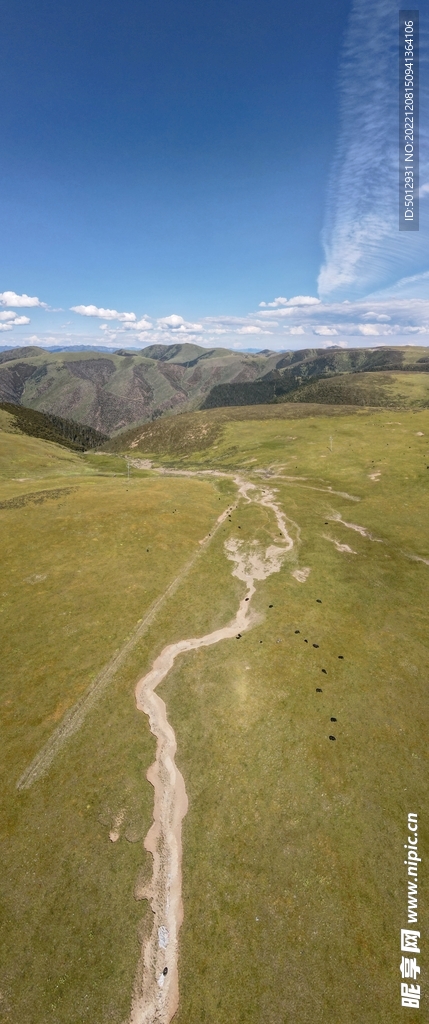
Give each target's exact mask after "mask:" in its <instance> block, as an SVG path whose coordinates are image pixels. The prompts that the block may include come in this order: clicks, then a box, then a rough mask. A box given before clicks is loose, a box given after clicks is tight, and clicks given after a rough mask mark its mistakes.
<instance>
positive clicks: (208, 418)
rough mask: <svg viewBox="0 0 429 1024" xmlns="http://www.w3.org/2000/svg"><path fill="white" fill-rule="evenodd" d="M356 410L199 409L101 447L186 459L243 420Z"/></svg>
mask: <svg viewBox="0 0 429 1024" xmlns="http://www.w3.org/2000/svg"><path fill="white" fill-rule="evenodd" d="M355 412H356V409H355V407H354V406H347V405H341V406H339V405H338V406H336V407H332V406H330V405H321V404H317V405H310V404H309V405H304V403H302V404H301V403H298V402H296V403H293V402H289V403H286V402H285V403H279V404H275V403H272V404H271V405H247V406H244V405H240V406H235V407H231V406H229V407H228V408H219V409H208V410H201V409H200V410H197V411H196V412H184V413H181V414H180V415H179V416H165V417H163V418H162V419H158V420H156V422H155V423H142V424H140V426H138V427H132V429H131V430H124V431H123V432H122V433H120V434H116V435H115V437H113V438H110V440H109V441H106V443H105V444H104V445H103V448H104V450H105V451H108V452H110V453H112V452H131V453H132V455H133V456H139V455H145V456H147V455H149V456H157V457H159V456H164V457H166V458H169V457H170V456H171V457H174V458H175V459H177V458H187V457H188V456H190V455H193V454H194V453H195V452H204V451H206V450H207V449H210V448H211V447H212V445H213V444H214V442H215V441H217V440H219V438H220V437H221V436H222V433H223V429H224V427H225V426H227V425H228V424H230V423H237V422H241V421H242V420H251V421H255V420H260V421H261V422H262V421H264V420H299V419H304V418H305V417H307V416H330V417H332V416H338V417H341V416H347V415H350V413H355ZM256 433H257V428H256Z"/></svg>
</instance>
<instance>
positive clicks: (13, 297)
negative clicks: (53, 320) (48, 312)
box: [0, 292, 47, 309]
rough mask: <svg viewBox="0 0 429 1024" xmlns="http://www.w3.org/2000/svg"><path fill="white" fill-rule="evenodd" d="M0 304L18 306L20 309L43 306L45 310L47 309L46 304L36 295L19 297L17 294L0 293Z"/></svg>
mask: <svg viewBox="0 0 429 1024" xmlns="http://www.w3.org/2000/svg"><path fill="white" fill-rule="evenodd" d="M0 304H1V305H2V306H16V307H17V308H19V309H21V308H22V307H23V306H26V307H29V306H41V307H42V308H43V309H47V306H46V302H41V301H40V299H38V298H37V297H36V296H35V295H33V296H32V295H25V294H23V295H17V294H16V292H0Z"/></svg>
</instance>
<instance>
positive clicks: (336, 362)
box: [201, 347, 429, 409]
mask: <svg viewBox="0 0 429 1024" xmlns="http://www.w3.org/2000/svg"><path fill="white" fill-rule="evenodd" d="M380 371H384V372H392V371H396V372H399V373H400V374H402V373H404V374H405V373H409V372H410V371H411V372H413V373H414V374H415V373H416V372H417V373H418V374H419V375H420V374H421V375H422V379H423V380H425V381H426V380H428V382H429V378H426V377H425V376H424V374H427V373H428V371H429V349H426V348H418V347H410V348H408V347H407V348H399V347H398V348H379V349H343V350H342V349H335V350H328V351H326V350H320V349H319V350H317V349H304V350H302V351H300V352H293V353H289V352H288V353H285V354H284V355H283V356H281V357H280V358H279V359H278V361H277V365H276V366H275V367H273V368H272V369H270V370H269V371H268V372H267V373H265V374H264V375H263V376H262V377H261V378H259V379H258V380H255V381H251V382H247V381H238V382H231V383H222V384H217V385H215V386H214V387H213V388H212V390H211V392H210V394H209V395H208V396H207V398H206V399H205V401H204V403H203V404H202V406H201V408H203V409H214V408H218V407H221V406H231V405H259V404H264V403H267V402H273V401H274V402H275V401H304V402H305V401H308V402H327V403H329V404H331V403H333V404H343V403H346V404H357V405H362V404H364V405H365V404H367V405H379V404H385V402H384V400H383V401H379V400H378V399H380V398H383V396H384V398H385V397H386V395H385V390H382V391H381V392H380V393H377V394H378V399H377V394H376V380H375V377H374V378H373V379H372V378H371V380H372V384H371V387H370V386H369V384H368V381H367V384H366V394H367V399H368V400H367V401H366V402H365V401H364V400H363V398H364V394H363V390H362V388H361V387H359V385H357V388H358V390H356V389H355V390H354V391H353V389H352V390H350V378H351V376H352V375H353V379H354V380H356V381H357V380H358V378H359V377H360V375H361V374H362V375H364V376H365V377H369V375H370V374H371V375H372V374H380ZM345 377H347V381H346V380H345ZM333 379H335V380H336V382H337V385H336V387H335V388H333V387H332V386H331V384H329V386H328V384H327V382H328V380H330V381H331V382H332V380H333ZM340 381H341V383H340ZM313 382H314V383H313ZM316 382H317V388H316ZM310 385H311V390H310ZM346 387H347V388H348V390H347V391H346V390H344V389H345V388H346ZM352 396H353V397H352ZM391 404H394V396H393V393H392V395H391Z"/></svg>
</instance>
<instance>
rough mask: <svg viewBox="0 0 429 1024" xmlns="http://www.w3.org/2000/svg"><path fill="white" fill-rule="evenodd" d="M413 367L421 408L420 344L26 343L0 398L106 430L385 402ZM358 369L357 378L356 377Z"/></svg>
mask: <svg viewBox="0 0 429 1024" xmlns="http://www.w3.org/2000/svg"><path fill="white" fill-rule="evenodd" d="M410 371H411V372H412V373H413V375H414V376H417V375H419V376H418V378H417V379H418V380H419V381H420V380H422V381H423V382H424V388H423V391H422V393H420V391H419V397H418V398H417V399H416V402H417V404H418V405H419V406H420V407H421V406H428V405H429V390H428V388H429V377H427V376H426V374H427V373H428V371H429V349H428V348H422V347H417V346H405V347H399V346H398V347H396V346H395V347H388V346H386V347H381V348H371V349H365V348H356V349H341V348H330V349H302V350H300V351H294V352H272V351H270V350H264V351H262V352H257V353H249V352H234V351H231V350H229V349H224V348H213V349H204V348H202V347H201V346H199V345H193V344H189V343H186V344H177V345H151V346H149V347H147V348H145V349H143V350H142V351H136V350H133V351H127V350H126V349H119V350H117V351H115V352H111V353H108V352H98V351H70V350H68V351H67V350H63V351H54V352H53V351H47V350H46V349H42V348H38V347H36V346H28V347H22V348H14V349H10V350H7V351H3V352H0V402H9V403H13V404H15V405H22V406H25V407H27V408H30V409H34V410H38V411H40V412H46V413H49V414H51V415H53V416H57V417H62V418H65V419H67V420H73V421H74V422H75V423H81V424H86V425H88V426H90V427H92V428H94V429H95V430H96V431H100V432H101V433H103V434H108V435H112V434H115V433H117V432H118V431H120V430H124V429H125V428H129V427H130V426H132V425H134V424H138V423H144V422H147V421H150V420H154V419H157V418H158V417H159V416H163V415H165V414H169V415H171V414H174V413H178V412H185V411H186V412H188V411H193V410H196V409H209V408H214V407H219V406H228V405H253V404H261V403H267V402H268V403H270V402H273V401H274V402H279V401H285V400H287V401H288V402H290V401H299V402H301V401H304V402H305V401H309V402H313V403H314V402H328V403H333V404H338V403H340V404H341V402H344V401H345V402H348V403H350V404H358V405H359V404H364V405H365V404H367V405H377V404H381V405H383V404H389V401H384V400H383V395H384V396H385V395H386V394H387V393H388V392H389V387H390V391H391V385H392V379H393V378H394V379H395V381H397V379H398V375H399V378H400V379H401V378H402V377H403V376H405V374H406V375H407V377H408V375H409V373H410ZM357 374H360V375H363V376H361V377H360V378H359V381H358V378H357V377H356V376H354V375H357ZM339 375H341V379H340V377H339ZM369 375H371V376H369ZM392 375H393V376H392ZM423 375H425V376H423ZM332 378H336V380H335V385H336V388H333V384H334V381H332ZM368 379H369V381H370V384H369V385H368V386H365V387H363V384H364V382H365V380H366V381H368ZM413 379H414V378H413ZM410 382H411V378H410ZM358 383H359V384H360V387H358V388H356V386H354V385H355V384H358ZM339 384H341V387H339V386H338V385H339ZM388 386H389V387H388ZM386 389H387V390H386ZM416 393H417V392H416ZM391 404H395V402H394V401H393V402H392V403H391ZM399 404H400V403H399Z"/></svg>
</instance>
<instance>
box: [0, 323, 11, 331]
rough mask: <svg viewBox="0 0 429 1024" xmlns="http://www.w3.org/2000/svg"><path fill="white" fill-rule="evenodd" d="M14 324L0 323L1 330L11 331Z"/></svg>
mask: <svg viewBox="0 0 429 1024" xmlns="http://www.w3.org/2000/svg"><path fill="white" fill-rule="evenodd" d="M11 330H12V324H0V331H11Z"/></svg>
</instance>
